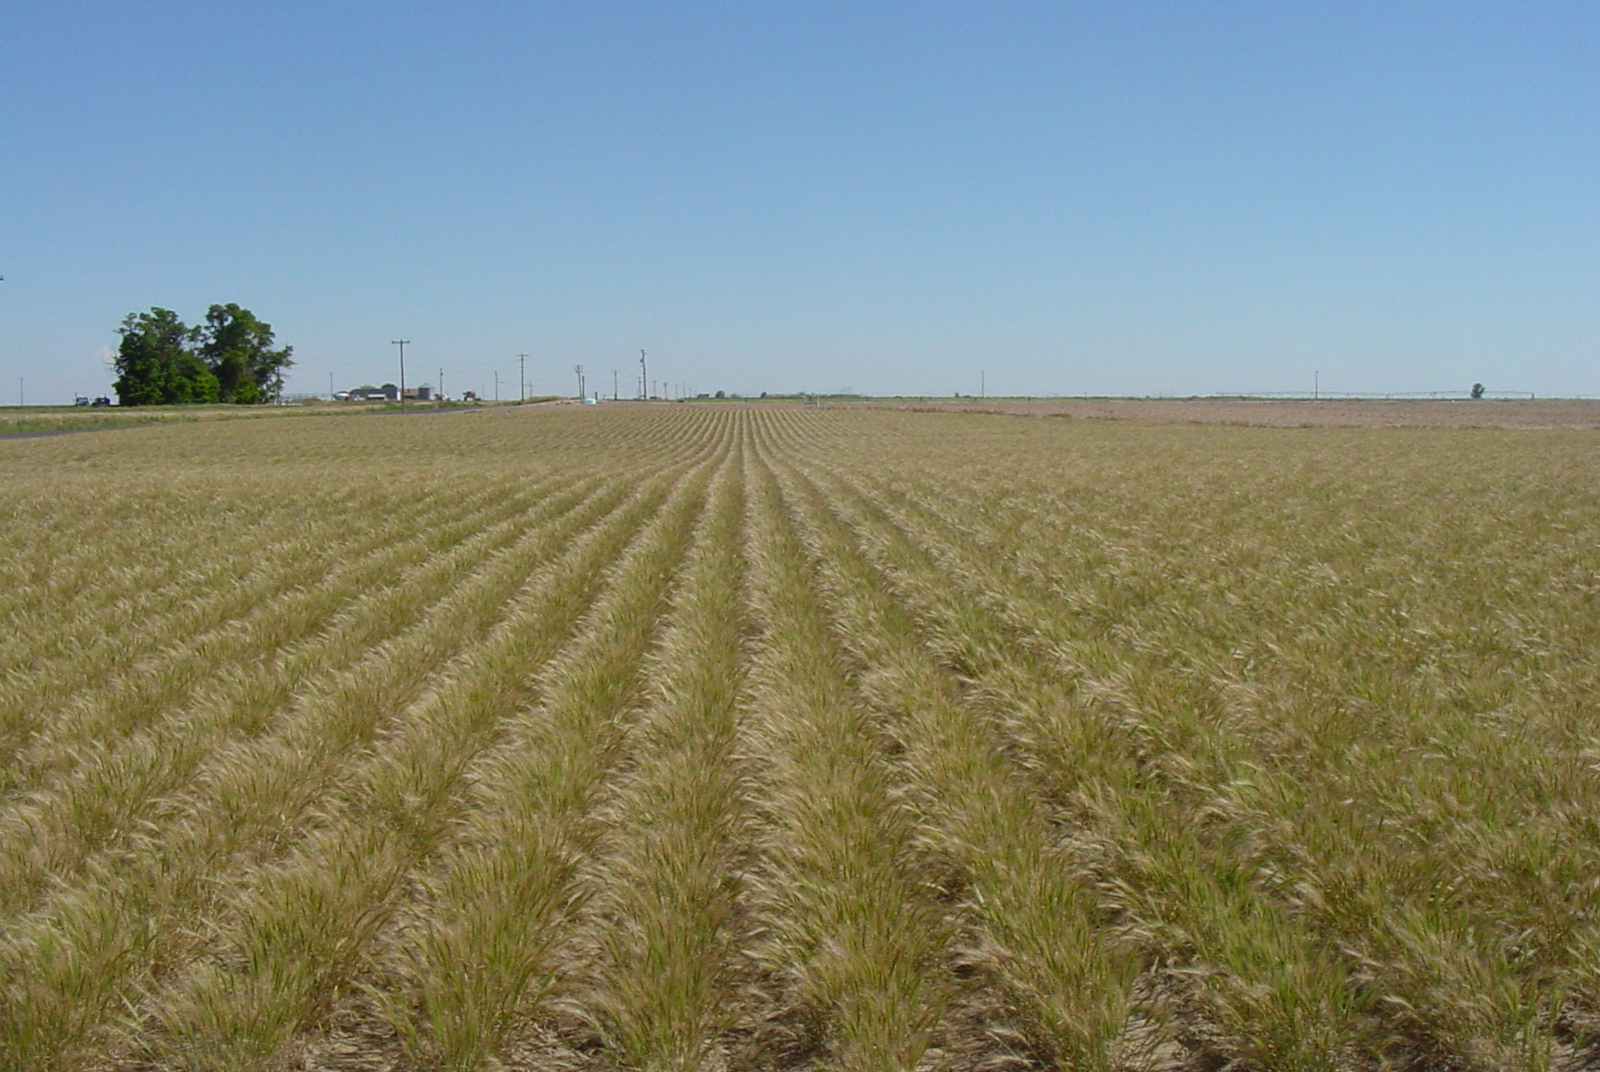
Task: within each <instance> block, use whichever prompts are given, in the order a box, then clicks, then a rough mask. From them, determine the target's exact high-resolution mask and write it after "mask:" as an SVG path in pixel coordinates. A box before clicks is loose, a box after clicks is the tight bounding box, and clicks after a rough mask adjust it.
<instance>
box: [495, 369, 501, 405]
mask: <svg viewBox="0 0 1600 1072" xmlns="http://www.w3.org/2000/svg"><path fill="white" fill-rule="evenodd" d="M494 400H495V401H496V402H498V401H500V370H499V369H496V370H495V373H494Z"/></svg>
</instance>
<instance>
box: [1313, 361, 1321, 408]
mask: <svg viewBox="0 0 1600 1072" xmlns="http://www.w3.org/2000/svg"><path fill="white" fill-rule="evenodd" d="M1321 395H1322V370H1321V369H1317V370H1316V371H1315V372H1313V373H1312V374H1311V401H1313V402H1315V401H1316V400H1317V399H1318V398H1319V397H1321Z"/></svg>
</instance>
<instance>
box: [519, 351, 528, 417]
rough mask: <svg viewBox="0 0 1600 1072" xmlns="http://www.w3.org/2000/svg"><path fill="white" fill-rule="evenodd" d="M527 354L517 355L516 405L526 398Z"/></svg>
mask: <svg viewBox="0 0 1600 1072" xmlns="http://www.w3.org/2000/svg"><path fill="white" fill-rule="evenodd" d="M527 361H528V355H527V354H518V355H517V405H519V406H520V405H521V404H522V403H524V402H526V401H527V400H528V372H527V368H528V365H527Z"/></svg>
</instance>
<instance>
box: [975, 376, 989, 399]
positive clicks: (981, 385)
mask: <svg viewBox="0 0 1600 1072" xmlns="http://www.w3.org/2000/svg"><path fill="white" fill-rule="evenodd" d="M978 397H979V398H988V397H989V370H988V369H979V370H978Z"/></svg>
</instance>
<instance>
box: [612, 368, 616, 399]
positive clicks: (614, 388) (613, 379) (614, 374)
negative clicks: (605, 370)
mask: <svg viewBox="0 0 1600 1072" xmlns="http://www.w3.org/2000/svg"><path fill="white" fill-rule="evenodd" d="M616 400H617V370H616V369H612V370H611V401H613V402H615V401H616Z"/></svg>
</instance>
